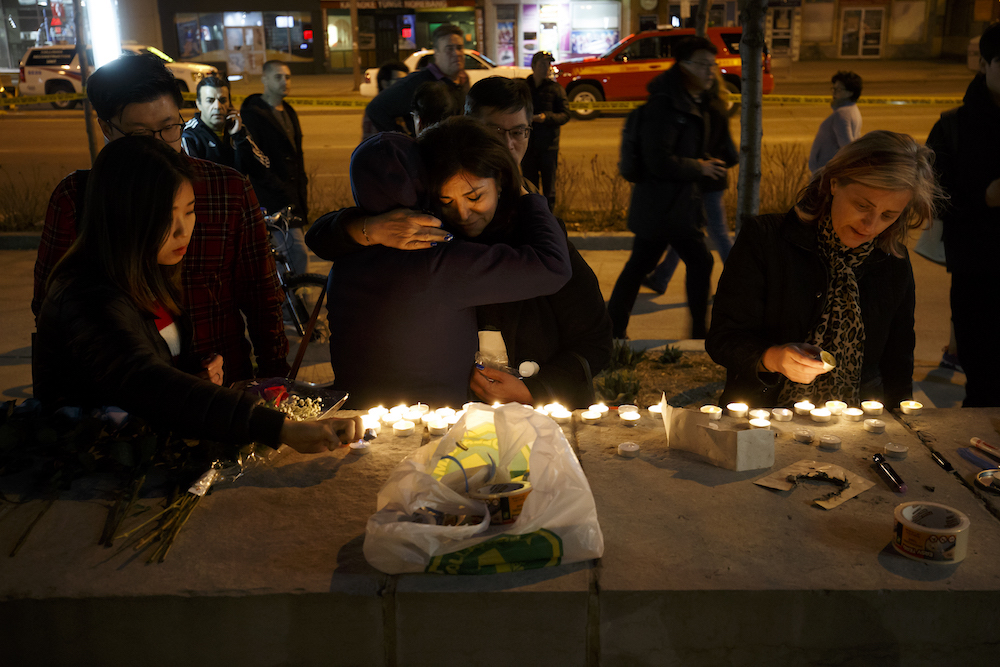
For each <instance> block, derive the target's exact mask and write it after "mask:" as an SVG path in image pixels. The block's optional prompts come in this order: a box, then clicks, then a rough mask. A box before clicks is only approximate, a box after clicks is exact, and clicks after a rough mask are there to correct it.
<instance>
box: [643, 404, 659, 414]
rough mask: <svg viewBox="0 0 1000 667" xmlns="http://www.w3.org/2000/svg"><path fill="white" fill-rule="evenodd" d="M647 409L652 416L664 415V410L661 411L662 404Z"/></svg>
mask: <svg viewBox="0 0 1000 667" xmlns="http://www.w3.org/2000/svg"><path fill="white" fill-rule="evenodd" d="M646 409H647V410H649V412H650V413H651V414H654V415H662V414H663V410H661V409H660V404H659V403H657V404H656V405H651V406H649V407H648V408H646Z"/></svg>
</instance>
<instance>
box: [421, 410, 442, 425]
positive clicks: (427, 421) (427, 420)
mask: <svg viewBox="0 0 1000 667" xmlns="http://www.w3.org/2000/svg"><path fill="white" fill-rule="evenodd" d="M438 419H441V416H440V415H437V414H434V413H433V412H428V413H427V414H426V415H424V416H423V417H421V418H420V421H421V422H423V423H424V424H430V423H431V422H432V421H437V420H438Z"/></svg>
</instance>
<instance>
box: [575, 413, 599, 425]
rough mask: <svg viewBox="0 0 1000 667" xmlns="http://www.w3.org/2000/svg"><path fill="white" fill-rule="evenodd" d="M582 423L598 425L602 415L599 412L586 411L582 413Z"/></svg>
mask: <svg viewBox="0 0 1000 667" xmlns="http://www.w3.org/2000/svg"><path fill="white" fill-rule="evenodd" d="M580 421H582V422H583V423H584V424H596V423H597V422H599V421H601V413H600V412H598V411H597V410H584V411H583V412H581V413H580Z"/></svg>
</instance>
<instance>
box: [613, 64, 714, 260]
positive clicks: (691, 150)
mask: <svg viewBox="0 0 1000 667" xmlns="http://www.w3.org/2000/svg"><path fill="white" fill-rule="evenodd" d="M647 89H648V90H649V94H650V97H649V101H648V102H646V109H645V113H643V114H642V124H641V126H640V130H639V135H640V136H641V137H642V164H643V169H644V173H643V178H642V181H640V182H639V183H636V185H635V187H634V188H633V189H632V201H631V205H630V206H629V213H628V228H629V229H630V230H631V231H632V232H633V233H635V235H636V236H638V237H641V238H644V239H651V240H668V239H671V238H673V239H678V238H696V237H701V236H702V235H703V233H704V232H703V231H702V226H703V223H704V217H705V214H704V209H703V205H702V197H701V188H700V187H699V183H700V182H701V181H702V179H703V176H702V173H701V166H700V164H699V163H698V160H699V159H706V158H708V157H709V139H710V136H711V127H712V125H713V124H714V123H724V122H727V121H726V120H725V119H724V118H723V116H722V114H720V113H719V112H718V111H717V110H715V109H714V108H713V107H712V105H711V104H710V103H709V101H708V100H706V101H704V102H701V103H699V102H695V100H694V98H692V97H691V96H690V95H689V94H688V93H687V91H686V90H685V88H684V79H683V75H682V72H681V68H680V67H672V68H670V69H669V70H667V71H666V72H664V73H663V74H660V75H659V76H657V77H656V78H655V79H653V80H652V81H650V82H649V85H648V86H647Z"/></svg>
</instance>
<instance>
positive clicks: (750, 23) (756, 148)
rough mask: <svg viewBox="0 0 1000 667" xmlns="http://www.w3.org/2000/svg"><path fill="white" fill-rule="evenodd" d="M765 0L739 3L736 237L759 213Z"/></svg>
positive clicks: (742, 0) (744, 0)
mask: <svg viewBox="0 0 1000 667" xmlns="http://www.w3.org/2000/svg"><path fill="white" fill-rule="evenodd" d="M766 18H767V0H740V19H741V21H742V25H743V37H742V38H741V39H740V59H741V60H742V65H743V81H742V87H741V89H740V94H741V112H740V128H741V131H740V178H739V183H738V185H737V196H736V233H737V234H738V233H739V231H740V228H741V227H742V225H743V221H744V220H746V219H747V218H752V217H753V216H755V215H757V214H758V212H759V211H760V176H761V173H760V144H761V137H762V136H763V118H762V113H761V103H760V100H761V95H762V94H763V83H764V76H763V69H762V63H763V57H764V22H765V20H766Z"/></svg>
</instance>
